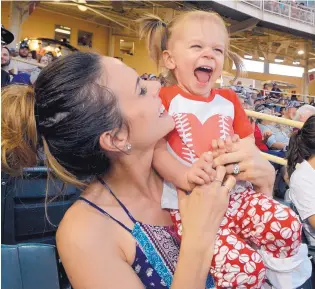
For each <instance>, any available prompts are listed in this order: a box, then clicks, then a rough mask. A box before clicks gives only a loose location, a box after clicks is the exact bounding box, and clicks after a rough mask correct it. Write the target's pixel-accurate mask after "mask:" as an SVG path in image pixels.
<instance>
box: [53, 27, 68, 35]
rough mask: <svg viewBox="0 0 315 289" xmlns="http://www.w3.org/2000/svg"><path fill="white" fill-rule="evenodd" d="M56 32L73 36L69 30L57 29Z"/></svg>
mask: <svg viewBox="0 0 315 289" xmlns="http://www.w3.org/2000/svg"><path fill="white" fill-rule="evenodd" d="M55 31H56V32H59V33H62V34H71V32H70V31H69V30H65V29H61V28H56V29H55Z"/></svg>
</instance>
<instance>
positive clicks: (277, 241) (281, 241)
mask: <svg viewBox="0 0 315 289" xmlns="http://www.w3.org/2000/svg"><path fill="white" fill-rule="evenodd" d="M275 244H276V245H277V246H278V247H279V248H281V247H283V246H284V245H285V244H286V242H285V241H284V240H281V239H278V240H276V242H275Z"/></svg>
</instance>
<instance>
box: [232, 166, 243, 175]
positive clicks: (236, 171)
mask: <svg viewBox="0 0 315 289" xmlns="http://www.w3.org/2000/svg"><path fill="white" fill-rule="evenodd" d="M240 172H241V170H240V166H239V164H234V165H233V175H238V174H239V173H240Z"/></svg>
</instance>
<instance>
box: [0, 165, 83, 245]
mask: <svg viewBox="0 0 315 289" xmlns="http://www.w3.org/2000/svg"><path fill="white" fill-rule="evenodd" d="M47 185H48V201H47V216H48V218H49V221H48V220H47V218H46V213H45V200H46V190H47ZM61 192H62V195H61V194H60V193H61ZM79 194H80V191H79V190H78V189H77V188H75V187H73V186H66V185H64V184H63V183H62V182H60V181H57V180H50V181H49V182H47V168H46V167H35V168H30V169H25V170H24V176H23V177H22V178H21V177H18V178H12V177H8V176H6V175H5V176H2V194H1V208H2V221H1V222H2V244H7V245H13V244H18V243H29V242H31V243H45V244H55V233H56V229H57V226H58V224H59V222H60V221H61V219H62V217H63V215H64V213H65V212H66V210H67V209H68V208H69V207H70V206H71V205H72V203H73V202H74V201H75V200H76V199H77V197H78V196H79Z"/></svg>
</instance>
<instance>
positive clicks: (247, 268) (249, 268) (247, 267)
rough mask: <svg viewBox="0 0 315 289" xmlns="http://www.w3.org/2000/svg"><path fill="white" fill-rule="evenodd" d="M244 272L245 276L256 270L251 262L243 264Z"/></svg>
mask: <svg viewBox="0 0 315 289" xmlns="http://www.w3.org/2000/svg"><path fill="white" fill-rule="evenodd" d="M244 270H245V272H246V273H247V274H251V273H253V272H254V271H255V270H256V265H255V263H254V262H253V261H249V262H248V263H246V264H245V266H244Z"/></svg>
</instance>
